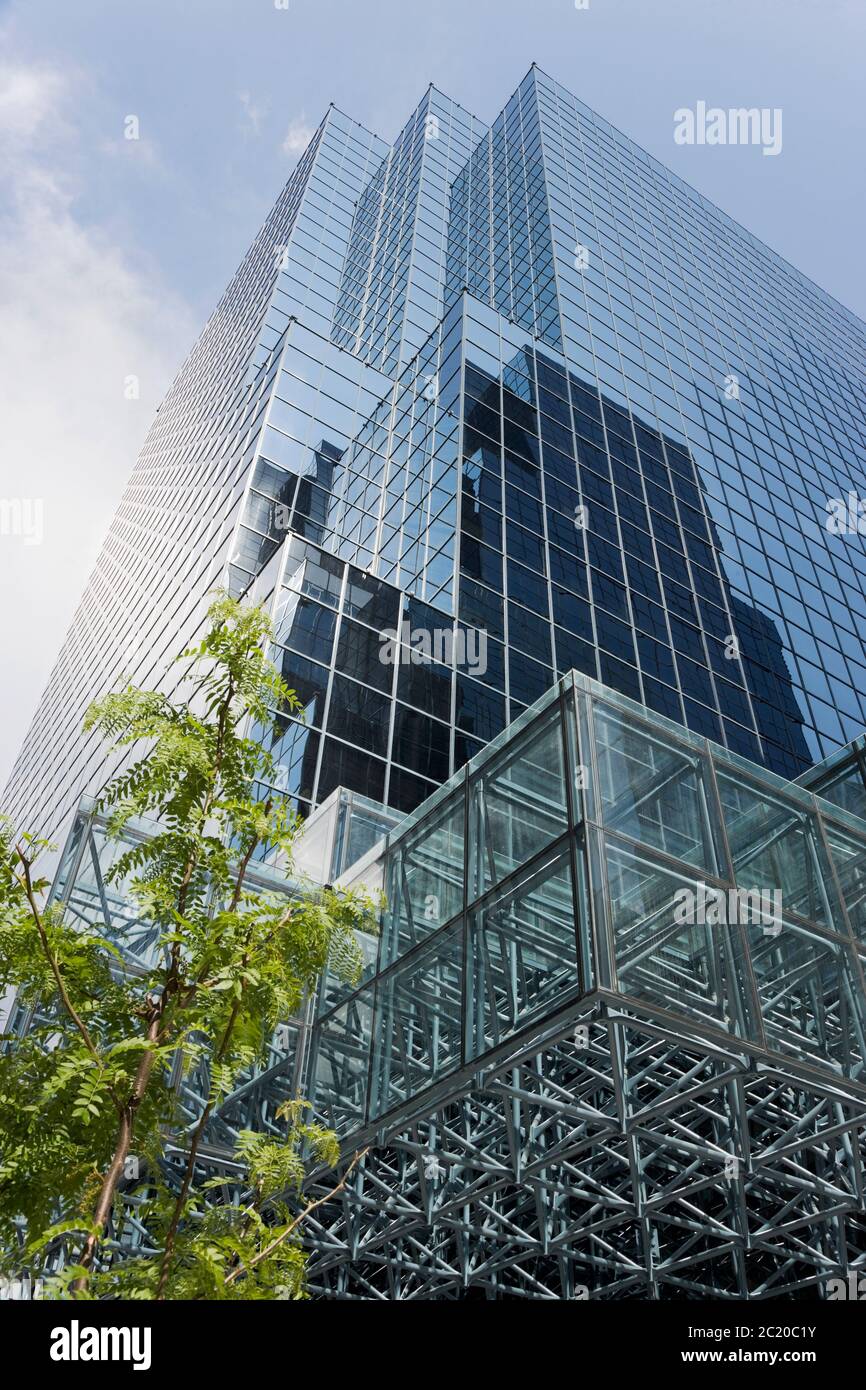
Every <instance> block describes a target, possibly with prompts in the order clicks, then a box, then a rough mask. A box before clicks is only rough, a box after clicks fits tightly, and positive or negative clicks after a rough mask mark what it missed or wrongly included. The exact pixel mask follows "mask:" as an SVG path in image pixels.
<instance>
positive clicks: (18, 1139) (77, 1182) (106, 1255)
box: [0, 595, 373, 1299]
mask: <svg viewBox="0 0 866 1390" xmlns="http://www.w3.org/2000/svg"><path fill="white" fill-rule="evenodd" d="M269 635H270V629H269V623H268V619H267V617H266V615H265V614H264V613H263V612H262V610H260V609H258V608H254V607H250V606H242V605H239V604H237V603H235V602H234V601H233V600H231V599H229V598H227V597H225V596H223V595H220V596H218V597H217V599H216V601H215V602H214V603H213V605H212V607H211V609H210V613H209V625H208V629H207V633H206V636H205V637H204V639H203V641H202V642H201V644H200V646H198V647H197V648H194V649H192V650H190V651H188V652H185V653H183V655H182V657H179V658H178V660H179V661H184V662H186V663H190V670H189V673H188V674H189V678H190V680H191V681H192V688H193V695H192V697H191V699H190V702H189V703H188V704H183V703H175V702H172V701H171V700H170V699H169V698H168V697H167V696H165V695H164V694H161V693H158V692H155V691H142V690H137V689H133V688H130V689H128V690H126V691H124V692H122V693H117V694H112V695H109V696H107V697H106V698H105V699H103V700H101V701H99V702H98V703H96V704H95V705H93V706H92V707H91V709H90V710H89V711H88V713H87V716H86V720H85V727H86V728H98V729H99V730H101V732H102V733H103V735H104V736H105V737H106V738H107V739H109V740H110V741H111V743H112V744H113V746H114V747H115V748H124V749H126V750H131V751H128V753H127V761H128V766H127V767H126V770H124V771H123V772H122V773H121V774H120V775H119V776H117V777H116V778H115V779H114V780H113V781H112V782H111V783H110V784H109V786H108V788H107V790H106V791H105V792H104V794H103V796H102V798H101V801H100V806H101V807H102V808H103V809H106V808H107V809H108V810H109V814H110V828H111V833H112V834H115V835H117V836H120V834H121V833H122V831H123V829H124V826H126V824H127V822H128V821H129V820H130V819H131V818H132V817H141V816H144V817H148V818H150V819H152V820H155V821H156V822H158V828H157V831H156V833H155V834H154V835H153V836H152V837H151V838H150V839H148V840H146V841H144V842H142V843H138V844H134V845H133V846H132V847H131V848H128V849H127V850H126V851H125V852H124V853H122V854H121V855H120V857H119V858H118V859H117V861H116V863H115V864H114V867H113V870H112V877H113V878H114V879H115V880H118V881H120V880H123V879H125V878H128V879H129V883H130V885H131V886H130V889H129V891H130V892H131V894H132V895H133V897H134V899H135V901H136V907H137V910H138V912H139V913H140V915H141V916H142V917H144V918H145V919H146V920H147V921H148V922H150V923H152V924H153V926H154V927H155V929H156V930H157V933H158V939H159V949H158V952H157V957H156V959H157V963H156V964H155V965H154V966H153V968H152V969H151V970H149V971H148V972H147V973H144V974H142V973H141V972H139V973H135V972H131V971H130V970H129V969H128V968H127V965H126V963H125V962H124V959H123V957H122V954H121V952H120V950H119V948H118V945H117V943H116V941H112V940H111V939H109V937H108V934H107V933H106V932H104V931H103V930H97V929H96V928H95V927H91V928H90V929H82V928H81V926H80V925H78V924H74V923H71V922H69V921H68V920H65V918H64V912H63V910H62V908H60V907H55V906H45V897H46V891H47V888H48V883H47V882H46V881H45V880H44V879H40V878H39V877H38V859H39V856H40V854H41V853H42V852H43V851H44V850H45V849H46V848H48V846H47V845H46V843H45V842H44V841H39V840H35V839H34V838H33V837H32V836H29V835H23V836H19V837H16V836H15V835H14V834H13V831H12V828H11V826H10V824H9V823H8V821H5V822H3V823H2V826H0V994H2V991H3V990H4V989H11V990H14V991H15V992H16V994H17V997H18V999H19V1001H20V1002H21V1003H22V1004H24V1005H25V1006H27V1005H30V1006H35V1005H38V1014H37V1015H36V1017H37V1019H41V1020H42V1021H41V1022H39V1021H37V1022H36V1023H34V1025H33V1027H32V1028H30V1029H29V1030H28V1031H27V1032H26V1033H25V1034H24V1036H22V1037H20V1038H15V1039H11V1038H6V1039H4V1043H5V1045H4V1047H3V1049H2V1055H0V1136H2V1139H0V1145H2V1148H0V1251H2V1252H3V1253H2V1254H0V1270H2V1266H4V1265H5V1271H3V1272H7V1273H12V1272H14V1271H19V1270H22V1269H24V1270H27V1271H28V1272H29V1273H30V1274H31V1277H33V1276H38V1275H39V1274H40V1272H42V1271H43V1270H44V1269H45V1268H46V1261H47V1260H48V1259H49V1257H50V1256H51V1254H52V1252H56V1250H57V1248H58V1245H60V1246H61V1247H62V1249H63V1252H64V1264H63V1268H62V1271H61V1273H60V1274H59V1275H55V1276H54V1277H53V1278H52V1279H51V1281H49V1283H48V1285H47V1288H48V1291H49V1293H50V1294H53V1296H56V1297H78V1298H88V1297H89V1298H93V1297H107V1296H112V1297H121V1298H142V1299H161V1298H214V1299H216V1298H272V1297H290V1298H294V1297H303V1296H304V1254H303V1250H302V1247H301V1227H302V1221H303V1217H304V1215H305V1213H306V1210H308V1208H307V1209H305V1207H304V1202H303V1196H302V1193H301V1185H302V1182H303V1179H304V1176H305V1171H306V1165H307V1164H308V1163H309V1162H314V1163H316V1164H320V1163H326V1164H329V1165H334V1164H335V1163H336V1162H337V1160H338V1158H339V1148H338V1144H337V1140H336V1138H335V1136H334V1135H333V1134H332V1133H331V1132H330V1131H328V1130H326V1129H324V1128H322V1127H320V1126H319V1125H317V1124H316V1123H314V1122H313V1121H312V1120H311V1118H310V1116H309V1109H308V1107H307V1106H306V1104H305V1102H304V1101H303V1100H301V1099H297V1100H293V1101H291V1102H290V1103H288V1104H287V1105H284V1106H283V1107H282V1109H281V1110H280V1111H279V1116H278V1117H279V1119H280V1121H281V1122H282V1123H283V1125H284V1126H285V1133H284V1135H283V1136H282V1137H281V1138H280V1139H275V1138H274V1137H273V1136H271V1135H265V1134H260V1133H244V1134H242V1135H241V1136H240V1139H239V1142H238V1145H237V1153H236V1158H237V1159H238V1160H239V1162H240V1163H241V1164H242V1171H243V1172H244V1173H245V1175H246V1178H245V1182H246V1187H245V1191H244V1194H243V1199H242V1200H238V1199H237V1198H236V1197H235V1198H233V1197H232V1196H231V1192H232V1189H231V1188H230V1186H229V1185H228V1183H226V1182H223V1181H222V1180H212V1181H210V1182H208V1181H204V1180H202V1178H201V1164H200V1163H199V1164H197V1161H196V1157H197V1152H198V1149H199V1145H200V1143H201V1141H202V1137H203V1136H204V1135H205V1132H206V1128H207V1124H208V1121H209V1119H210V1117H211V1115H212V1112H213V1110H214V1108H215V1107H216V1106H218V1105H219V1104H220V1102H221V1101H222V1100H223V1099H224V1098H225V1097H226V1096H227V1095H228V1094H229V1093H230V1092H231V1091H232V1089H233V1087H234V1086H235V1085H236V1083H237V1081H238V1079H239V1077H241V1076H243V1075H244V1074H245V1072H246V1071H247V1069H249V1068H250V1067H252V1066H253V1065H254V1064H255V1063H256V1062H257V1061H258V1060H259V1059H260V1058H262V1057H263V1055H264V1053H265V1051H266V1048H267V1044H268V1041H269V1039H270V1038H271V1037H272V1034H273V1030H274V1028H275V1027H276V1026H277V1024H279V1023H280V1022H281V1021H284V1020H286V1019H288V1018H290V1017H291V1016H292V1015H293V1014H295V1013H296V1012H297V1010H298V1008H299V1007H300V1005H301V1003H302V1001H303V999H304V996H305V994H306V992H307V991H308V990H310V989H312V988H313V986H314V984H315V982H316V980H317V978H318V976H319V975H320V973H321V971H322V970H323V969H324V967H325V965H326V963H327V964H328V966H329V968H330V969H331V970H333V971H335V972H336V973H337V974H338V975H339V976H340V977H341V978H343V979H345V980H347V981H355V980H357V978H358V976H359V974H360V969H361V961H362V957H361V952H360V948H359V944H358V931H359V930H362V929H368V930H369V928H370V925H371V922H372V913H373V904H372V903H371V901H370V900H369V899H368V898H366V897H364V895H358V894H351V893H338V892H335V891H333V890H330V889H322V890H315V891H314V890H310V891H308V892H304V893H302V894H300V895H299V896H293V897H291V898H288V897H286V896H281V895H276V894H268V893H265V892H263V891H260V890H258V889H257V888H255V887H253V886H251V885H250V882H249V866H250V863H251V861H252V860H253V857H254V855H256V853H257V852H258V851H260V850H261V849H262V847H263V846H265V845H269V846H271V847H276V848H278V849H279V850H280V851H281V852H282V853H283V854H284V855H285V858H286V861H287V862H288V863H289V864H290V863H291V855H292V846H293V842H294V840H295V837H296V835H297V833H298V828H299V821H298V819H297V818H296V816H295V815H294V814H293V812H292V811H291V810H290V809H289V808H288V807H287V803H286V802H285V801H284V800H283V799H282V798H280V797H279V796H273V797H271V798H269V799H267V800H261V799H256V797H255V796H254V795H253V790H252V789H253V787H254V784H255V783H256V781H257V780H259V779H261V780H263V781H265V782H267V781H268V780H271V781H273V775H272V774H273V760H272V758H271V756H270V754H269V753H267V752H266V751H265V749H264V748H263V746H262V745H261V744H260V743H259V742H258V740H256V739H254V738H251V737H248V736H246V735H245V734H244V733H243V732H242V730H243V729H244V728H245V727H246V721H247V716H252V724H253V726H259V727H261V726H262V725H267V724H269V723H272V721H273V714H272V713H271V711H273V710H282V711H284V712H285V711H291V710H297V708H298V706H297V701H296V699H295V696H294V694H293V693H292V692H291V691H289V690H288V689H287V687H286V686H285V684H284V682H283V681H282V679H281V677H280V676H279V674H278V672H277V671H276V669H275V668H274V667H273V666H272V665H271V663H270V662H269V661H268V660H267V657H266V655H265V644H266V641H267V638H268V636H269ZM205 1064H206V1066H207V1068H208V1070H209V1076H210V1088H209V1093H208V1095H207V1097H206V1103H204V1104H203V1108H202V1110H201V1114H200V1116H199V1118H198V1121H197V1123H196V1124H195V1126H194V1128H193V1129H192V1130H191V1131H190V1130H189V1128H187V1130H186V1133H185V1138H184V1145H183V1147H184V1150H185V1164H184V1166H183V1167H182V1168H181V1169H178V1168H177V1167H176V1166H175V1167H174V1168H170V1167H169V1166H168V1165H167V1164H166V1143H167V1138H168V1136H170V1135H171V1134H175V1135H177V1133H178V1129H179V1127H180V1125H181V1116H180V1114H179V1110H178V1089H177V1085H176V1081H177V1076H178V1069H179V1068H180V1070H181V1072H184V1071H185V1072H189V1071H191V1070H192V1069H193V1068H197V1067H198V1068H201V1067H202V1066H203V1065H205ZM187 1125H188V1122H187ZM133 1155H134V1156H135V1158H137V1159H138V1160H139V1162H140V1163H141V1165H142V1171H141V1179H140V1182H139V1184H138V1187H137V1190H136V1191H135V1199H136V1204H137V1213H136V1214H137V1219H138V1220H139V1221H141V1222H142V1223H143V1225H144V1226H145V1228H146V1230H147V1236H148V1244H147V1247H145V1248H143V1250H142V1253H140V1254H138V1255H135V1254H133V1255H124V1256H123V1258H119V1257H118V1256H117V1255H116V1253H115V1252H116V1237H117V1234H118V1232H119V1230H120V1229H121V1227H122V1225H123V1221H124V1210H123V1198H122V1196H121V1195H120V1191H119V1184H120V1183H121V1180H122V1179H123V1177H124V1170H125V1164H126V1160H127V1159H128V1158H130V1157H131V1156H133ZM343 1181H345V1177H344V1179H343ZM340 1185H342V1184H340ZM129 1186H130V1185H129V1183H128V1182H124V1184H123V1187H124V1191H125V1192H126V1194H127V1197H128V1196H129ZM336 1190H337V1189H335V1191H336Z"/></svg>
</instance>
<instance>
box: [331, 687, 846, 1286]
mask: <svg viewBox="0 0 866 1390" xmlns="http://www.w3.org/2000/svg"><path fill="white" fill-rule="evenodd" d="M378 874H381V878H382V881H383V882H384V885H385V889H386V892H387V895H388V907H387V910H386V912H385V915H384V918H383V922H382V934H381V938H380V941H379V947H378V957H377V961H376V966H375V970H374V971H373V969H372V967H371V977H370V978H369V979H368V980H367V981H365V983H364V984H363V985H362V986H361V988H360V989H358V990H356V991H355V992H354V993H353V994H351V995H350V996H349V997H341V995H340V992H339V991H338V990H337V989H336V988H335V986H334V984H333V983H332V982H327V983H326V984H325V986H324V988H323V991H322V998H321V1000H320V1003H319V1016H318V1019H317V1021H316V1024H315V1027H314V1029H313V1035H312V1048H311V1056H310V1064H309V1074H308V1077H307V1087H308V1092H309V1094H311V1095H312V1096H313V1098H314V1099H315V1102H316V1105H317V1108H318V1109H319V1110H320V1111H321V1112H322V1114H323V1115H325V1116H326V1118H328V1120H329V1121H330V1122H331V1123H333V1124H335V1125H336V1126H337V1127H338V1128H340V1129H341V1131H342V1133H343V1135H344V1144H345V1152H346V1153H347V1154H348V1153H351V1152H353V1151H356V1150H357V1149H360V1148H363V1147H365V1146H366V1145H368V1144H369V1145H371V1146H372V1147H371V1151H370V1153H369V1154H368V1155H367V1157H366V1159H365V1161H364V1163H363V1164H362V1165H361V1167H360V1169H359V1172H358V1174H357V1177H355V1176H354V1175H353V1186H352V1190H351V1196H350V1197H349V1198H348V1199H346V1200H345V1201H344V1203H343V1205H342V1207H340V1205H339V1204H338V1203H334V1204H333V1205H332V1206H325V1207H324V1208H321V1209H320V1210H319V1211H318V1212H317V1213H316V1217H318V1218H319V1220H318V1226H317V1230H316V1237H315V1245H316V1250H317V1256H316V1261H315V1264H314V1273H313V1279H314V1283H315V1286H316V1288H317V1289H318V1290H319V1291H320V1292H321V1293H324V1294H331V1295H336V1296H340V1297H358V1298H371V1297H373V1298H375V1297H379V1298H388V1299H390V1298H407V1297H420V1298H431V1297H443V1298H460V1297H465V1296H470V1297H471V1296H473V1294H474V1295H475V1296H481V1297H498V1296H521V1295H522V1296H524V1297H531V1298H535V1297H542V1298H543V1297H548V1298H563V1297H565V1298H568V1297H589V1298H602V1299H604V1298H621V1297H639V1298H647V1297H650V1298H653V1297H657V1298H671V1297H689V1296H691V1297H718V1296H721V1297H731V1298H748V1297H758V1298H760V1297H786V1296H787V1297H796V1296H812V1297H820V1296H821V1291H822V1282H823V1281H824V1280H826V1279H828V1278H830V1277H832V1276H833V1275H838V1273H839V1271H840V1270H843V1271H845V1272H847V1271H848V1270H849V1269H850V1268H852V1267H855V1266H856V1267H860V1266H862V1264H863V1258H864V1257H863V1254H862V1250H863V1222H864V1206H863V1191H862V1170H861V1161H862V1149H861V1145H862V1137H863V1124H864V1119H866V1077H864V1023H866V995H864V983H863V962H864V953H866V823H864V822H863V821H861V820H859V819H857V818H856V817H854V816H852V815H850V814H849V813H846V812H845V811H844V810H843V809H841V808H839V807H836V806H832V805H830V804H828V803H825V802H822V801H821V800H819V799H818V798H816V797H815V796H814V795H813V794H811V793H810V792H807V791H805V790H804V789H801V788H799V787H797V786H794V785H792V784H789V783H784V782H783V781H781V780H780V779H778V778H776V777H774V775H773V774H771V773H768V772H767V771H766V770H765V769H762V768H758V767H757V766H755V765H751V764H749V763H747V762H746V761H745V760H743V759H740V758H739V757H737V756H736V755H734V754H731V753H730V752H727V751H725V750H723V749H721V748H719V747H718V746H715V745H712V744H710V743H708V742H706V741H705V740H702V739H700V738H698V737H696V736H694V735H691V734H689V733H687V732H686V731H684V730H683V729H682V728H679V727H677V726H675V725H673V724H671V723H669V722H668V721H666V720H664V719H663V718H661V717H659V716H657V715H654V714H651V713H649V712H648V711H647V710H645V709H643V708H641V707H640V706H637V705H635V704H634V703H633V702H631V701H629V700H628V699H626V698H624V697H622V696H619V695H617V694H615V693H613V692H612V691H610V690H608V689H606V688H604V687H602V686H599V685H597V684H596V683H595V682H592V681H590V680H589V679H587V678H586V677H582V676H579V675H577V674H575V673H572V674H570V675H569V676H567V677H565V678H564V679H563V680H562V681H560V683H559V685H558V686H557V687H556V689H554V690H552V691H551V692H550V693H549V694H548V695H547V696H545V697H544V698H543V699H542V700H540V701H539V702H538V704H537V705H535V706H534V707H533V708H532V710H530V711H529V712H527V714H526V715H525V716H524V717H523V718H522V719H521V720H520V721H518V723H517V724H515V725H514V726H512V728H511V729H509V730H508V731H507V733H506V735H505V736H504V737H502V738H501V739H499V740H497V742H496V743H495V744H493V745H491V746H490V747H489V748H487V749H486V750H485V751H484V753H482V754H481V755H480V756H479V757H478V758H476V759H474V760H473V761H472V763H470V764H469V765H468V766H467V767H466V768H465V769H464V770H462V771H461V772H460V773H459V774H458V776H457V777H455V778H454V779H452V781H451V782H449V783H448V784H447V785H446V786H445V787H443V788H442V789H441V791H440V792H439V793H438V794H437V795H436V796H434V797H432V798H431V799H430V800H429V801H428V802H427V803H426V804H425V805H424V806H423V807H422V808H421V809H420V810H419V812H418V813H417V814H416V815H414V816H411V817H409V818H407V820H406V821H404V822H403V823H401V825H400V826H398V827H397V829H396V830H395V831H394V832H393V833H392V834H391V836H390V837H389V838H388V839H387V840H386V841H385V842H384V844H383V845H382V846H381V847H379V849H377V850H376V851H374V852H373V853H372V855H369V856H367V859H366V861H365V862H362V863H361V865H359V866H358V867H357V868H356V869H355V870H354V871H352V874H351V875H350V877H360V878H366V879H367V880H368V881H373V882H376V881H378V879H377V875H378ZM711 889H715V890H716V894H715V895H713V894H711V892H710V890H711ZM758 893H760V894H761V895H763V896H762V899H761V900H762V901H763V902H767V901H772V903H773V910H772V912H770V913H769V914H766V913H762V912H760V911H756V910H754V909H755V904H756V902H757V901H758V899H757V897H756V896H755V895H756V894H758ZM710 898H712V899H713V900H714V901H715V902H716V903H717V905H721V906H720V907H719V910H718V912H717V913H716V914H714V913H712V912H710V911H706V910H705V911H704V912H701V910H700V904H701V902H702V901H703V902H706V901H707V900H709V899H710ZM690 904H693V905H694V910H693V911H690ZM732 904H734V905H736V906H735V908H734V910H732ZM386 1194H389V1195H386Z"/></svg>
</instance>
